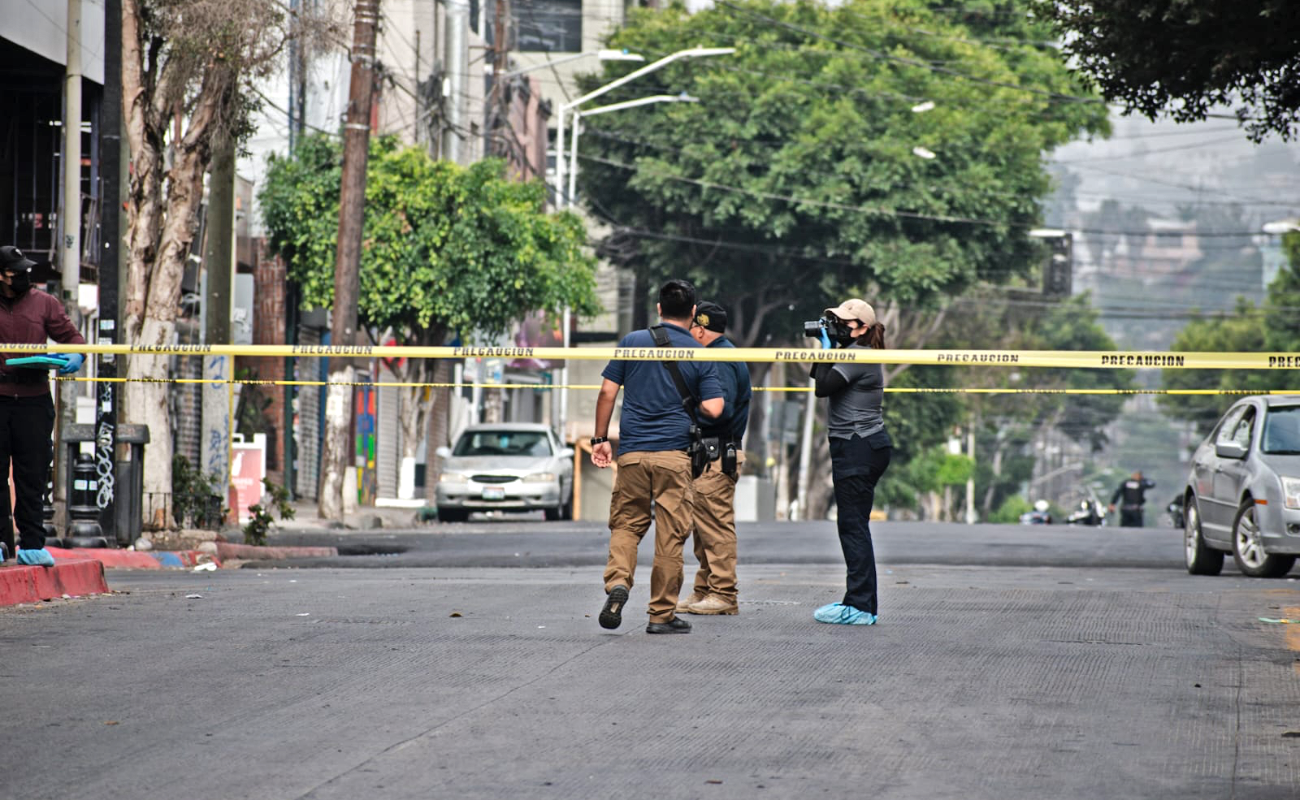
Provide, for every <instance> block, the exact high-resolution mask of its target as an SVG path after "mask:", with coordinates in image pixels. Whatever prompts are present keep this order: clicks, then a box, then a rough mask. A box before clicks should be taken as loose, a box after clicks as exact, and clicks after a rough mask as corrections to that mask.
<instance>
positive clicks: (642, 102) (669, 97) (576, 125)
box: [567, 92, 700, 203]
mask: <svg viewBox="0 0 1300 800" xmlns="http://www.w3.org/2000/svg"><path fill="white" fill-rule="evenodd" d="M698 102H700V98H698V97H691V96H690V95H688V94H687V93H686V92H682V93H681V94H656V95H651V96H650V97H642V98H641V99H639V100H626V101H624V102H622V103H611V104H609V105H607V106H597V107H596V108H592V109H589V110H587V111H576V112H574V114H573V140H572V142H571V143H570V145H569V192H568V195H567V197H568V201H569V202H570V203H572V202H573V197H574V195H576V194H577V193H578V136H579V134H581V133H582V119H583V117H594V116H596V115H597V114H608V113H609V112H611V111H623V110H625V109H629V108H637V107H638V106H648V105H651V104H653V103H698Z"/></svg>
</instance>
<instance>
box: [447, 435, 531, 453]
mask: <svg viewBox="0 0 1300 800" xmlns="http://www.w3.org/2000/svg"><path fill="white" fill-rule="evenodd" d="M452 455H455V456H532V457H534V458H536V457H540V456H549V455H551V443H550V442H549V441H547V438H546V434H545V433H543V432H541V431H467V432H465V433H464V434H462V435H461V437H460V441H458V442H456V449H455V450H454V451H452Z"/></svg>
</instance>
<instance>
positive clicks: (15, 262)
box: [0, 246, 86, 567]
mask: <svg viewBox="0 0 1300 800" xmlns="http://www.w3.org/2000/svg"><path fill="white" fill-rule="evenodd" d="M35 266H36V263H35V262H33V261H31V260H30V259H28V258H27V257H26V256H24V255H23V253H22V251H21V250H19V249H18V248H17V247H12V246H5V247H0V350H2V349H3V346H4V345H6V344H41V345H43V344H45V343H46V342H48V341H49V340H50V339H53V340H54V341H56V342H59V343H60V344H85V343H86V340H85V339H84V338H82V336H81V334H80V333H79V332H78V331H77V327H76V326H75V325H73V324H72V320H70V319H68V315H67V312H65V311H64V310H63V304H62V303H60V302H59V301H58V300H57V299H56V298H55V297H53V296H52V295H49V294H46V293H45V292H42V291H41V290H40V289H37V288H35V287H33V286H32V280H31V272H32V267H35ZM70 268H71V269H76V268H77V267H76V266H75V265H73V266H71V267H70ZM29 355H31V353H30V352H27V353H21V352H20V353H6V354H0V465H5V466H6V467H7V466H8V465H9V463H10V460H11V459H12V461H13V477H14V521H15V522H16V523H17V525H18V553H17V561H18V563H19V564H25V565H28V566H38V567H52V566H54V557H53V556H51V555H50V551H48V550H46V549H45V521H44V518H43V516H42V514H41V493H42V492H44V491H45V484H46V481H47V479H48V478H49V470H50V460H51V459H52V458H53V455H54V451H53V449H52V447H51V444H50V436H51V435H52V434H53V433H54V400H53V398H52V397H51V396H50V377H49V375H48V374H46V373H45V372H43V371H41V370H35V369H27V368H23V367H12V366H8V365H5V364H3V360H4V359H6V358H17V357H20V356H29ZM58 358H60V359H61V360H62V361H63V362H64V365H63V366H62V367H60V368H59V374H60V375H71V374H72V373H74V372H76V371H77V370H79V369H81V365H82V363H83V362H84V361H85V356H83V355H82V354H80V353H69V354H61V355H59V356H58Z"/></svg>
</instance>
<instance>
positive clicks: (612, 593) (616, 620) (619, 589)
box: [600, 586, 627, 630]
mask: <svg viewBox="0 0 1300 800" xmlns="http://www.w3.org/2000/svg"><path fill="white" fill-rule="evenodd" d="M625 605H627V587H626V586H615V587H614V588H613V589H610V590H609V597H607V598H605V606H604V608H602V609H601V610H600V627H602V628H609V629H610V630H613V629H615V628H617V627H618V626H619V625H622V624H623V606H625Z"/></svg>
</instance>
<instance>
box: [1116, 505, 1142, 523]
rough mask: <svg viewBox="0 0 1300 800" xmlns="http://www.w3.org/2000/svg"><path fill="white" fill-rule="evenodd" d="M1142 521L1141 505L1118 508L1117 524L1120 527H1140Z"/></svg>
mask: <svg viewBox="0 0 1300 800" xmlns="http://www.w3.org/2000/svg"><path fill="white" fill-rule="evenodd" d="M1142 523H1143V520H1142V506H1138V507H1137V508H1121V509H1120V510H1119V526H1120V527H1121V528H1141V527H1142Z"/></svg>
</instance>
